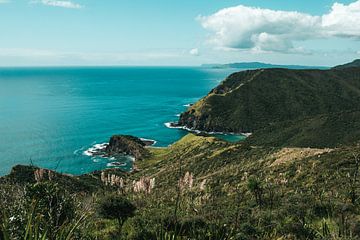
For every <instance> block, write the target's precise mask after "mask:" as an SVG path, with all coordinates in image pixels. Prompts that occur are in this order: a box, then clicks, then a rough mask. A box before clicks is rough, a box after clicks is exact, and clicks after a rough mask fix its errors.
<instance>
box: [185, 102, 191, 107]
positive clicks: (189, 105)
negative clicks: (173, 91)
mask: <svg viewBox="0 0 360 240" xmlns="http://www.w3.org/2000/svg"><path fill="white" fill-rule="evenodd" d="M183 106H184V107H191V106H192V103H188V104H185V105H183Z"/></svg>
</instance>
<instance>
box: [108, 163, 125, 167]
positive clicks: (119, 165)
mask: <svg viewBox="0 0 360 240" xmlns="http://www.w3.org/2000/svg"><path fill="white" fill-rule="evenodd" d="M126 165H127V163H126V162H110V163H108V164H106V166H107V167H125V166H126Z"/></svg>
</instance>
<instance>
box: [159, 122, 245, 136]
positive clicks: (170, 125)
mask: <svg viewBox="0 0 360 240" xmlns="http://www.w3.org/2000/svg"><path fill="white" fill-rule="evenodd" d="M164 125H165V126H166V127H167V128H175V129H182V130H185V131H188V132H192V133H196V134H199V133H204V134H209V135H243V136H245V137H249V136H251V134H252V133H234V132H207V131H200V130H197V129H192V128H188V127H186V126H179V125H177V123H176V122H166V123H164Z"/></svg>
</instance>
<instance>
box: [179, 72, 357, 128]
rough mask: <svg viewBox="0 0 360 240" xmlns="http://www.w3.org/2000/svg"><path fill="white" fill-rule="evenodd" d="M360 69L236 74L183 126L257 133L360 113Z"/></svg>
mask: <svg viewBox="0 0 360 240" xmlns="http://www.w3.org/2000/svg"><path fill="white" fill-rule="evenodd" d="M359 106H360V68H344V69H331V70H290V69H259V70H250V71H242V72H237V73H234V74H231V75H230V76H229V77H228V78H226V79H225V80H224V81H223V82H222V83H221V84H220V85H219V86H217V87H216V88H214V89H213V90H212V91H211V92H210V93H209V94H208V95H207V96H206V97H204V98H203V99H201V100H199V101H198V102H197V103H195V104H194V105H193V106H191V107H190V108H189V109H188V110H187V111H186V112H185V113H183V114H181V116H180V119H179V122H178V124H179V125H181V126H186V127H188V128H192V129H198V130H203V131H216V132H221V131H224V132H255V131H257V130H259V129H262V128H264V127H268V126H272V125H273V124H274V123H277V122H283V121H293V122H296V121H301V120H302V119H304V118H309V117H315V116H317V115H320V114H330V113H338V112H342V111H348V110H355V109H359Z"/></svg>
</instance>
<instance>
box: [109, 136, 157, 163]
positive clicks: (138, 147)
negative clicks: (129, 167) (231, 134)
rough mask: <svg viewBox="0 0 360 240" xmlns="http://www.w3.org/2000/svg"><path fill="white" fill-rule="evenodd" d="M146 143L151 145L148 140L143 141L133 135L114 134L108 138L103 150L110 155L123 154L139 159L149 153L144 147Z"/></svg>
mask: <svg viewBox="0 0 360 240" xmlns="http://www.w3.org/2000/svg"><path fill="white" fill-rule="evenodd" d="M148 145H151V143H150V141H143V140H141V139H140V138H137V137H134V136H129V135H114V136H112V137H111V138H110V141H109V145H108V146H107V147H106V149H105V152H106V154H107V155H110V156H116V155H118V154H125V155H131V156H133V157H134V158H135V159H136V160H141V159H144V158H145V157H146V156H149V154H150V153H149V151H148V150H147V149H146V148H145V147H146V146H148Z"/></svg>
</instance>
